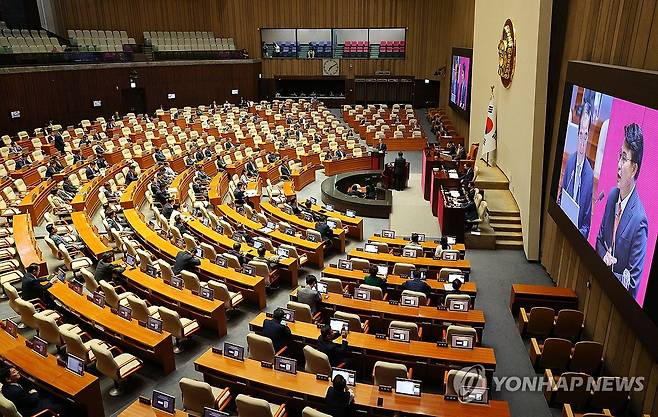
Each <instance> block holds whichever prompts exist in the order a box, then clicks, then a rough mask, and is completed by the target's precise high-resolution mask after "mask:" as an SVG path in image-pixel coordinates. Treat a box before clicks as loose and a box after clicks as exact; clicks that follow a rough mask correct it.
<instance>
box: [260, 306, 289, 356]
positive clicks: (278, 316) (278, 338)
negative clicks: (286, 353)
mask: <svg viewBox="0 0 658 417" xmlns="http://www.w3.org/2000/svg"><path fill="white" fill-rule="evenodd" d="M263 336H265V337H269V338H270V339H272V344H273V345H274V351H275V352H278V351H279V350H281V348H283V347H284V346H287V345H288V343H289V342H290V340H291V338H292V332H291V331H290V328H288V326H286V325H285V321H283V310H282V309H281V308H277V309H276V310H274V313H273V314H272V318H271V319H267V320H265V321H264V322H263Z"/></svg>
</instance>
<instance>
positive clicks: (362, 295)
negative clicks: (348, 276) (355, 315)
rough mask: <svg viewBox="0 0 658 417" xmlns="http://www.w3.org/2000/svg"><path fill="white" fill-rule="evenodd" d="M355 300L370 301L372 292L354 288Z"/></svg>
mask: <svg viewBox="0 0 658 417" xmlns="http://www.w3.org/2000/svg"><path fill="white" fill-rule="evenodd" d="M354 298H356V299H357V300H363V301H370V299H371V297H370V290H366V289H363V288H354Z"/></svg>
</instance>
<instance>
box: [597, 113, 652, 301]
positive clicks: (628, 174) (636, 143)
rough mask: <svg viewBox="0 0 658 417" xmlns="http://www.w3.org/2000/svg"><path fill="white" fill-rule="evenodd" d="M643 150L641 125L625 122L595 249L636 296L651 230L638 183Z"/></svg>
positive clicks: (625, 286)
mask: <svg viewBox="0 0 658 417" xmlns="http://www.w3.org/2000/svg"><path fill="white" fill-rule="evenodd" d="M643 152H644V138H643V134H642V128H641V127H640V126H638V125H637V124H635V123H631V124H629V125H626V126H625V127H624V144H623V145H622V147H621V153H620V155H619V161H618V163H617V187H615V188H613V189H612V190H610V193H609V194H608V200H607V201H606V204H605V212H604V214H603V219H602V220H601V227H600V229H599V233H598V236H597V238H596V252H597V253H598V254H599V256H600V257H601V258H603V262H605V264H606V265H607V266H609V267H610V268H611V269H612V272H613V273H614V274H615V276H616V277H617V279H618V280H619V282H621V283H622V285H623V286H624V288H626V290H627V291H629V292H630V293H631V295H632V296H633V298H635V297H637V293H638V290H639V289H640V281H641V278H642V272H643V267H644V259H645V257H646V254H647V238H648V232H649V222H648V220H647V215H646V213H645V211H644V206H643V204H642V201H641V200H640V195H639V193H638V190H637V188H636V187H635V186H636V181H637V178H638V176H639V175H640V167H641V166H642V154H643Z"/></svg>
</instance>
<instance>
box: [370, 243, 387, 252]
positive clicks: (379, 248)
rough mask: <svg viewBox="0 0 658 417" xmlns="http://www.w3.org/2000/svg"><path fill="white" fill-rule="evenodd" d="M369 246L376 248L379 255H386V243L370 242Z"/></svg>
mask: <svg viewBox="0 0 658 417" xmlns="http://www.w3.org/2000/svg"><path fill="white" fill-rule="evenodd" d="M370 244H371V245H375V246H377V251H378V252H379V253H388V243H384V242H370Z"/></svg>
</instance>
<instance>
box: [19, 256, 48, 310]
mask: <svg viewBox="0 0 658 417" xmlns="http://www.w3.org/2000/svg"><path fill="white" fill-rule="evenodd" d="M38 273H39V265H37V264H30V265H28V267H27V268H25V273H24V274H23V278H22V279H21V288H22V289H23V292H22V294H21V298H22V299H23V300H32V299H34V298H38V299H40V300H44V301H45V299H44V296H45V294H46V290H47V289H48V288H50V287H51V285H52V284H50V283H48V284H46V285H42V284H43V283H46V282H48V278H37V276H36V274H38Z"/></svg>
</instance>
